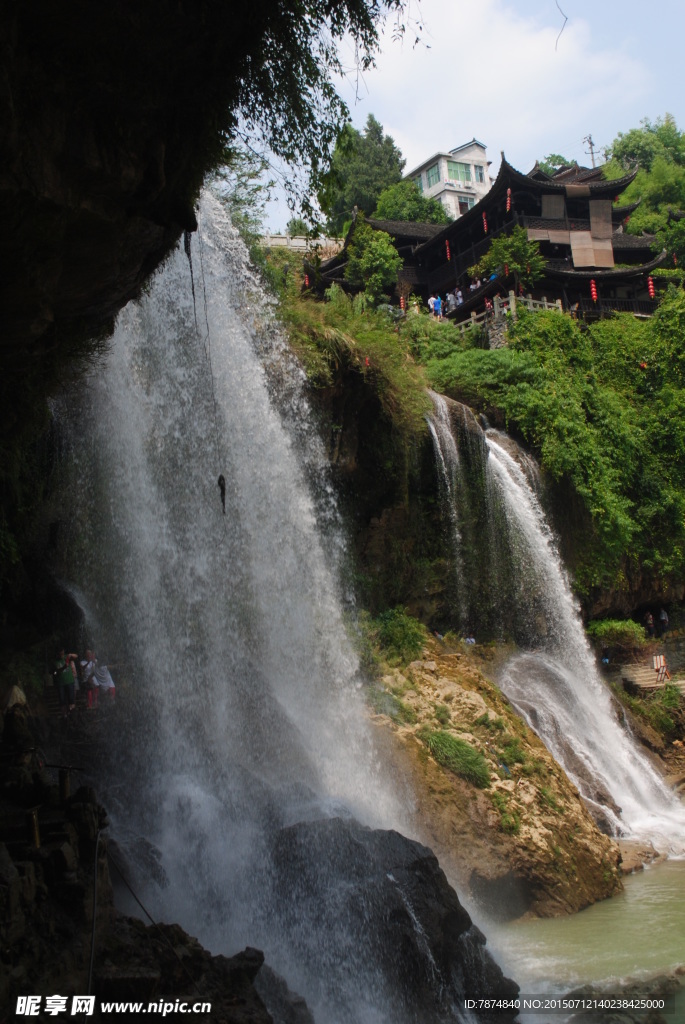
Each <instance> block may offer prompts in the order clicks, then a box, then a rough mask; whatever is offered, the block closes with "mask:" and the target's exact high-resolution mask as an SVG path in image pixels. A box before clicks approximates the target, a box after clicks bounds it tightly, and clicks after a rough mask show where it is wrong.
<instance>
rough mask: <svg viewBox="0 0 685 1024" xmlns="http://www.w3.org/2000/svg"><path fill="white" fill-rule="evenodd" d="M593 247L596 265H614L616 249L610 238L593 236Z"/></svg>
mask: <svg viewBox="0 0 685 1024" xmlns="http://www.w3.org/2000/svg"><path fill="white" fill-rule="evenodd" d="M592 248H593V251H594V254H595V266H596V267H613V265H614V249H613V246H612V244H611V239H610V238H593V239H592Z"/></svg>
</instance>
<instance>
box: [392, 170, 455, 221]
mask: <svg viewBox="0 0 685 1024" xmlns="http://www.w3.org/2000/svg"><path fill="white" fill-rule="evenodd" d="M373 216H374V217H378V218H379V219H381V220H409V221H414V222H415V223H418V224H449V222H450V217H449V214H448V213H447V210H446V209H445V207H444V206H443V205H442V203H441V202H440V201H439V200H438V199H431V198H429V197H428V196H424V195H423V193H422V192H421V190H420V189H419V188H418V186H417V185H416V184H415V182H413V181H398V182H397V184H395V185H390V186H389V188H386V189H383V191H382V192H381V194H380V196H379V197H378V205H377V206H376V209H375V210H374V212H373Z"/></svg>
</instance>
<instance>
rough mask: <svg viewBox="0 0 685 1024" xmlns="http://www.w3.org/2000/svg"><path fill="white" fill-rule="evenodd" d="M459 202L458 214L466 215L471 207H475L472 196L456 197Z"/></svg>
mask: <svg viewBox="0 0 685 1024" xmlns="http://www.w3.org/2000/svg"><path fill="white" fill-rule="evenodd" d="M457 198H458V200H459V213H460V214H461V213H468V211H469V210H470V209H471V207H472V206H475V205H476V200H475V199H474V198H473V196H461V195H460V196H457Z"/></svg>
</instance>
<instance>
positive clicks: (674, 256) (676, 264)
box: [673, 253, 678, 267]
mask: <svg viewBox="0 0 685 1024" xmlns="http://www.w3.org/2000/svg"><path fill="white" fill-rule="evenodd" d="M673 266H674V267H677V266H678V257H677V256H676V254H675V253H673Z"/></svg>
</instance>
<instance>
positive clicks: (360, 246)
mask: <svg viewBox="0 0 685 1024" xmlns="http://www.w3.org/2000/svg"><path fill="white" fill-rule="evenodd" d="M401 266H402V257H401V256H400V255H399V253H398V252H397V249H396V248H395V246H394V245H393V244H392V240H391V238H390V235H388V234H386V233H385V231H374V230H373V228H370V227H369V225H368V224H363V223H362V224H358V225H357V226H356V227H355V230H354V235H353V237H352V241H351V242H350V244H349V246H348V248H347V266H346V267H345V278H346V280H348V281H349V282H350V284H354V285H357V286H358V287H362V288H364V291H365V292H366V294H367V295H368V296H369V298H370V299H371V301H372V302H374V303H376V302H379V301H380V299H381V298H382V297H383V294H384V293H385V292H386V290H387V289H389V288H391V287H392V286H393V285H394V284H395V283H396V281H397V273H398V271H399V269H400V267H401Z"/></svg>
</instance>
